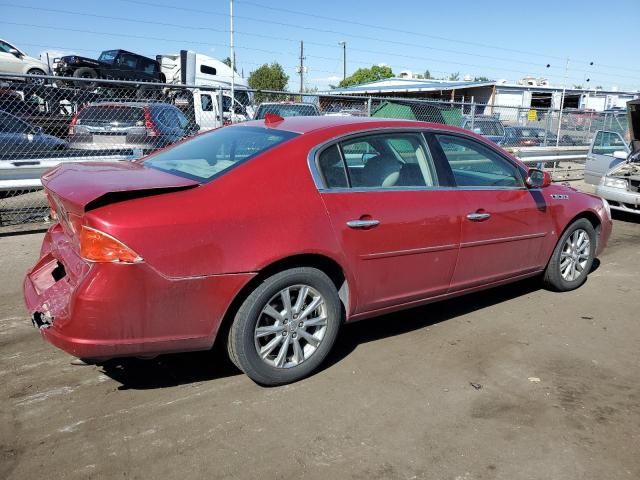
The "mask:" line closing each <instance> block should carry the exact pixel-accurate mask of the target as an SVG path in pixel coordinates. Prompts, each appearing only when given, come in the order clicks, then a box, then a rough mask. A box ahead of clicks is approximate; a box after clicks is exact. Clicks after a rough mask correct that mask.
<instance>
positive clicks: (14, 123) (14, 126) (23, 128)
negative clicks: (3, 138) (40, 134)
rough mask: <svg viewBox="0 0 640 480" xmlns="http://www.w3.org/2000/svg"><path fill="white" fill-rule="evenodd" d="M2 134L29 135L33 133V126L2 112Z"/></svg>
mask: <svg viewBox="0 0 640 480" xmlns="http://www.w3.org/2000/svg"><path fill="white" fill-rule="evenodd" d="M0 132H2V133H29V132H31V126H30V125H29V124H28V123H26V122H23V121H22V120H19V119H18V118H16V117H14V116H12V115H7V114H6V113H2V112H0Z"/></svg>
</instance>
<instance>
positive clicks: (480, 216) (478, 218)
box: [467, 212, 491, 222]
mask: <svg viewBox="0 0 640 480" xmlns="http://www.w3.org/2000/svg"><path fill="white" fill-rule="evenodd" d="M467 218H468V219H469V220H471V221H472V222H482V221H483V220H488V219H489V218H491V214H490V213H477V212H474V213H470V214H469V215H467Z"/></svg>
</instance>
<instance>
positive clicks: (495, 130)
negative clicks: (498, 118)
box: [465, 120, 504, 135]
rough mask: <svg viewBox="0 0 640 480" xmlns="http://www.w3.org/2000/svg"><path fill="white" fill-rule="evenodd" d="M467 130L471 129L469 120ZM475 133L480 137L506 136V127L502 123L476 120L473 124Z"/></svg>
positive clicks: (466, 125)
mask: <svg viewBox="0 0 640 480" xmlns="http://www.w3.org/2000/svg"><path fill="white" fill-rule="evenodd" d="M465 128H467V129H471V120H467V122H466V124H465ZM473 131H474V132H476V133H479V134H480V135H504V127H503V126H502V124H501V123H500V122H492V121H486V120H476V121H475V122H473Z"/></svg>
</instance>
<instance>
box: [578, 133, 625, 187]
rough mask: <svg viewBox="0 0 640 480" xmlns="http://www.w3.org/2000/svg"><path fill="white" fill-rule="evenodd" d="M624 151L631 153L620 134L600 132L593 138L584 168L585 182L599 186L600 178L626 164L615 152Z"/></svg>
mask: <svg viewBox="0 0 640 480" xmlns="http://www.w3.org/2000/svg"><path fill="white" fill-rule="evenodd" d="M619 151H623V152H626V153H627V154H628V153H629V146H628V145H627V144H626V142H625V141H624V138H622V135H620V134H619V133H618V132H608V131H606V130H598V131H597V132H596V134H595V136H594V137H593V141H592V142H591V146H590V147H589V152H588V153H587V160H586V162H585V166H584V181H585V182H587V183H591V184H593V185H597V184H598V182H600V178H602V176H603V175H604V174H605V173H606V172H608V171H609V170H611V169H612V168H613V167H615V166H616V165H617V164H619V163H621V162H624V159H622V158H615V157H614V156H613V154H614V152H619Z"/></svg>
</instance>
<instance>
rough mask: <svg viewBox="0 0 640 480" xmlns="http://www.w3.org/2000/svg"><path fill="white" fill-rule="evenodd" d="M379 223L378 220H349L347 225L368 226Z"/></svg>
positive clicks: (351, 226) (353, 226) (354, 226)
mask: <svg viewBox="0 0 640 480" xmlns="http://www.w3.org/2000/svg"><path fill="white" fill-rule="evenodd" d="M379 224H380V220H349V221H348V222H347V227H349V228H370V227H375V226H376V225H379Z"/></svg>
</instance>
